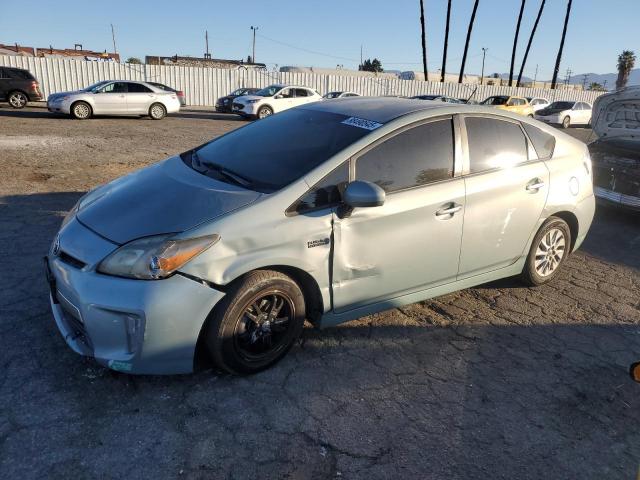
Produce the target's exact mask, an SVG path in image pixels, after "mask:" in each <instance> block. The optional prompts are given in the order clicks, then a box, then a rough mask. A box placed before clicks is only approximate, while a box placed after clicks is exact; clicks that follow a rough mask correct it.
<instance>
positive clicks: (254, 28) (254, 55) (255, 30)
mask: <svg viewBox="0 0 640 480" xmlns="http://www.w3.org/2000/svg"><path fill="white" fill-rule="evenodd" d="M251 30H253V50H252V52H253V54H252V55H251V61H252V62H253V63H256V32H257V31H258V27H254V26H253V25H252V26H251Z"/></svg>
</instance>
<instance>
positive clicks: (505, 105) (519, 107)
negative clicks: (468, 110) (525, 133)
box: [480, 95, 533, 117]
mask: <svg viewBox="0 0 640 480" xmlns="http://www.w3.org/2000/svg"><path fill="white" fill-rule="evenodd" d="M480 105H486V106H490V107H496V108H499V109H501V110H506V111H508V112H513V113H518V114H520V115H524V116H526V117H533V107H532V106H531V105H529V102H528V101H527V99H526V98H523V97H510V96H508V95H495V96H493V97H488V98H486V99H485V100H484V101H483V102H482V103H481V104H480Z"/></svg>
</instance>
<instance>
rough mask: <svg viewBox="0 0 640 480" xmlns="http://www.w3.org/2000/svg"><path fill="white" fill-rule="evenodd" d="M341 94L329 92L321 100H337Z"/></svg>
mask: <svg viewBox="0 0 640 480" xmlns="http://www.w3.org/2000/svg"><path fill="white" fill-rule="evenodd" d="M341 93H342V92H329V93H327V94H326V95H325V96H324V97H322V98H338V97H339V96H340V94H341Z"/></svg>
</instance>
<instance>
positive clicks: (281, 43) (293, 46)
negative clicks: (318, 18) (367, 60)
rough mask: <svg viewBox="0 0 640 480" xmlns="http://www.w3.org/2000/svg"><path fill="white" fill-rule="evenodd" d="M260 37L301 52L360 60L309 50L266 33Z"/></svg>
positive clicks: (354, 60)
mask: <svg viewBox="0 0 640 480" xmlns="http://www.w3.org/2000/svg"><path fill="white" fill-rule="evenodd" d="M258 37H260V38H264V39H265V40H269V41H270V42H273V43H278V44H280V45H284V46H285V47H289V48H293V49H295V50H300V51H301V52H307V53H311V54H313V55H321V56H323V57H329V58H335V59H338V60H348V61H350V62H357V61H358V59H357V58H349V57H341V56H339V55H331V54H330V53H323V52H318V51H315V50H309V49H307V48H302V47H298V46H297V45H292V44H290V43H287V42H282V41H280V40H276V39H274V38H270V37H267V36H265V35H262V34H261V33H259V34H258Z"/></svg>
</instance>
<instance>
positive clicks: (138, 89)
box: [127, 83, 152, 93]
mask: <svg viewBox="0 0 640 480" xmlns="http://www.w3.org/2000/svg"><path fill="white" fill-rule="evenodd" d="M127 87H128V89H129V93H152V90H151V89H150V88H147V87H145V86H144V85H141V84H139V83H129V84H127Z"/></svg>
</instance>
